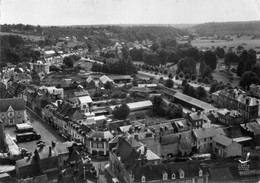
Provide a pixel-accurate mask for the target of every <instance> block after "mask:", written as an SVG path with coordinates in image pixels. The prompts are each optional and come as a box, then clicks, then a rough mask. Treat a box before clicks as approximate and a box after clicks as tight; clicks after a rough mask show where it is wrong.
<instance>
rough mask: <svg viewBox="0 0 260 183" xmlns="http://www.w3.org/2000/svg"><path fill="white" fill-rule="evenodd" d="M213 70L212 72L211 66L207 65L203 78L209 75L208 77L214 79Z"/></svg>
mask: <svg viewBox="0 0 260 183" xmlns="http://www.w3.org/2000/svg"><path fill="white" fill-rule="evenodd" d="M211 72H212V71H211V68H210V67H209V66H206V67H205V69H204V71H203V73H202V74H201V77H202V78H205V77H208V78H210V79H212V78H213V77H212V74H211Z"/></svg>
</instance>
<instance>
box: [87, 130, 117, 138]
mask: <svg viewBox="0 0 260 183" xmlns="http://www.w3.org/2000/svg"><path fill="white" fill-rule="evenodd" d="M90 137H91V138H101V139H109V138H110V139H112V138H113V137H114V136H113V135H112V133H111V132H110V131H95V132H94V133H93V134H92V135H91V136H90Z"/></svg>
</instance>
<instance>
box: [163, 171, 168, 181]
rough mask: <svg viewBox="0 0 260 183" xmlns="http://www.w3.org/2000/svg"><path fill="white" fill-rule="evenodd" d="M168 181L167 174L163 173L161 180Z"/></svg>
mask: <svg viewBox="0 0 260 183" xmlns="http://www.w3.org/2000/svg"><path fill="white" fill-rule="evenodd" d="M167 179H168V174H167V172H164V174H163V180H167Z"/></svg>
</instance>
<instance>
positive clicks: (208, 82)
mask: <svg viewBox="0 0 260 183" xmlns="http://www.w3.org/2000/svg"><path fill="white" fill-rule="evenodd" d="M203 83H204V84H207V85H208V84H210V79H209V78H208V77H205V78H204V79H203Z"/></svg>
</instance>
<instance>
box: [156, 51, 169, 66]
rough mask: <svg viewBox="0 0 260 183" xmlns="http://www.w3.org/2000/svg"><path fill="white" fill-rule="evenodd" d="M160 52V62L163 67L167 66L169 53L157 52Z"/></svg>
mask: <svg viewBox="0 0 260 183" xmlns="http://www.w3.org/2000/svg"><path fill="white" fill-rule="evenodd" d="M157 52H158V59H159V61H160V64H161V65H166V63H167V60H168V57H169V52H168V51H167V50H166V49H163V48H162V49H159V50H157Z"/></svg>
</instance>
